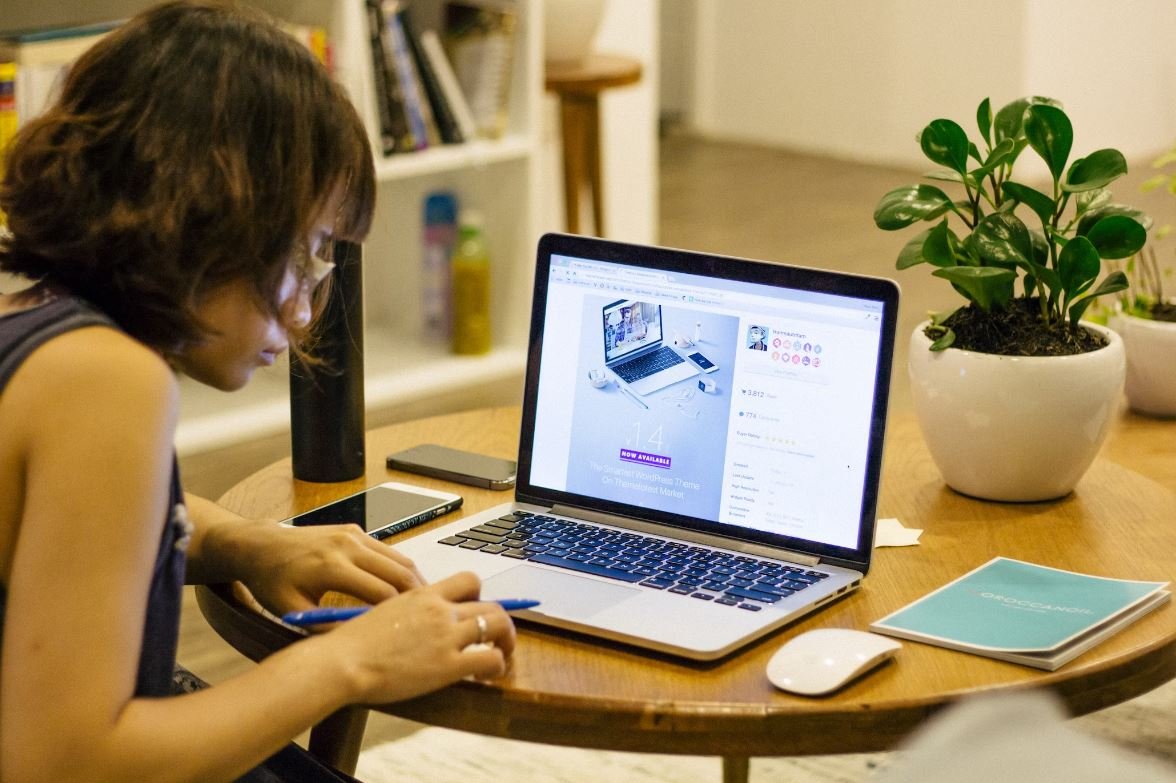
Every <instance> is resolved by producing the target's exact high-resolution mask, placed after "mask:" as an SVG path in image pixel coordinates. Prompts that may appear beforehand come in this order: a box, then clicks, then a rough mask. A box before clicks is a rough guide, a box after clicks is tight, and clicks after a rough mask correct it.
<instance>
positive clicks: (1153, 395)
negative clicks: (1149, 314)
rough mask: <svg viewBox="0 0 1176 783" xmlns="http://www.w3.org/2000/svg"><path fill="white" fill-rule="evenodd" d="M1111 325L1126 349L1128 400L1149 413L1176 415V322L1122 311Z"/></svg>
mask: <svg viewBox="0 0 1176 783" xmlns="http://www.w3.org/2000/svg"><path fill="white" fill-rule="evenodd" d="M1111 328H1112V329H1114V330H1115V331H1116V332H1118V333H1119V336H1120V337H1122V338H1123V345H1124V347H1125V348H1126V350H1127V384H1126V387H1125V390H1126V392H1127V404H1128V405H1130V406H1131V409H1132V410H1134V411H1138V412H1139V413H1145V414H1147V415H1149V416H1164V417H1171V416H1176V323H1171V322H1169V321H1153V320H1151V319H1149V318H1137V317H1136V316H1133V315H1127V314H1125V313H1119V314H1118V315H1115V316H1114V317H1113V318H1112V319H1111Z"/></svg>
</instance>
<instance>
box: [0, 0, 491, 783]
mask: <svg viewBox="0 0 1176 783" xmlns="http://www.w3.org/2000/svg"><path fill="white" fill-rule="evenodd" d="M374 190H375V185H374V173H373V169H372V162H371V153H370V150H369V148H368V143H367V137H366V134H365V132H364V129H363V127H362V124H361V122H360V120H359V119H358V117H357V115H356V113H355V111H354V109H353V107H352V106H351V104H350V103H349V101H348V100H347V98H346V96H345V95H344V94H343V92H342V90H341V89H340V88H339V87H338V86H336V85H335V84H333V83H332V82H331V81H330V79H329V78H328V76H327V74H326V73H325V72H324V70H323V69H322V68H321V67H320V66H319V65H318V64H317V63H316V62H315V61H314V59H313V58H312V57H311V56H310V54H309V53H308V52H307V51H306V50H305V49H304V48H303V47H302V46H301V45H300V44H298V43H296V42H295V41H293V39H291V38H289V37H287V36H286V35H285V34H283V33H282V32H280V31H279V30H277V29H276V28H275V27H273V26H272V25H270V24H269V23H268V22H266V21H265V20H264V19H263V18H261V17H259V16H255V15H254V14H253V13H251V12H248V11H244V10H236V9H232V8H230V7H228V6H223V5H218V4H213V3H198V2H181V3H169V4H167V5H164V6H160V7H159V8H156V9H153V10H151V11H148V12H145V13H144V14H142V15H140V16H139V17H136V18H135V19H133V20H131V21H130V22H129V23H127V24H126V25H124V26H122V27H120V28H119V29H118V30H116V31H114V32H112V33H111V34H110V35H108V36H107V37H106V38H104V39H103V40H102V41H100V42H99V43H98V44H97V45H96V46H95V47H94V48H93V49H91V50H90V51H89V52H87V53H86V54H85V55H83V56H82V58H81V59H80V60H79V61H78V62H77V63H76V64H75V65H74V67H73V68H72V69H71V71H70V73H69V76H68V78H67V79H66V82H65V84H64V86H63V88H62V93H61V96H60V98H59V99H58V100H57V101H56V102H55V104H54V105H52V106H51V107H50V108H49V109H48V110H47V111H46V113H45V114H44V115H42V116H41V117H40V118H38V119H36V120H34V121H32V122H31V123H29V124H28V125H27V126H26V127H25V128H23V129H22V131H21V132H20V134H19V135H18V137H17V138H16V140H15V141H14V143H13V144H12V146H11V147H10V149H9V150H8V154H7V173H6V176H5V179H4V182H3V187H2V188H0V209H3V210H4V211H5V212H6V213H7V215H8V228H9V231H10V233H9V234H8V235H7V236H5V237H4V238H3V239H0V270H3V271H5V272H8V273H12V274H16V275H21V276H23V277H26V278H28V279H30V280H31V281H34V282H35V284H34V285H32V287H31V288H28V289H27V290H25V291H23V292H20V293H17V294H14V295H8V296H3V297H0V498H3V500H2V501H0V621H2V623H0V632H2V634H3V641H2V647H0V779H3V780H5V781H10V782H11V783H16V782H17V781H34V780H38V781H39V780H52V781H61V780H117V781H126V780H150V781H167V780H199V781H216V780H225V781H228V780H233V779H236V778H240V777H241V776H246V779H250V780H273V779H275V778H274V777H273V776H272V775H271V773H270V772H266V771H265V770H264V769H260V768H258V765H260V764H262V763H263V762H265V763H266V764H267V765H268V768H269V769H271V770H273V769H278V768H281V769H282V770H283V772H282V773H280V774H281V775H284V776H285V778H284V779H297V780H316V779H319V778H318V777H315V775H316V774H317V773H316V772H315V771H313V769H312V768H313V766H314V765H313V762H312V760H310V759H309V757H306V756H304V755H303V756H299V754H298V752H297V750H296V749H291V748H290V747H287V748H286V749H285V750H282V751H281V753H280V754H279V755H278V756H275V757H274V758H270V760H269V761H268V762H266V759H267V758H269V757H271V756H272V755H273V754H275V753H276V752H278V751H279V750H280V749H282V748H283V746H284V745H285V744H286V743H288V742H289V740H290V739H291V738H292V737H294V736H296V735H298V734H299V733H300V732H302V731H303V730H305V729H306V728H308V727H309V726H311V725H313V724H314V723H316V722H317V721H319V720H321V719H322V718H324V717H326V716H327V715H329V714H331V713H332V712H334V711H336V710H337V709H339V708H341V707H343V706H345V705H347V704H353V703H379V702H390V701H396V700H399V699H405V698H410V697H413V696H416V695H419V694H422V693H425V692H428V691H430V690H433V689H436V688H439V687H441V686H444V685H446V684H448V683H451V682H453V681H455V680H457V679H459V678H461V677H465V676H469V675H474V676H493V675H497V674H500V673H502V672H503V671H504V668H505V665H506V660H507V657H508V656H509V655H510V653H511V650H512V648H513V645H514V629H513V626H512V624H511V621H510V619H509V617H508V616H507V615H506V614H505V613H503V612H502V611H501V609H500V608H499V607H497V606H496V605H494V604H489V603H480V602H477V600H476V599H477V597H478V591H479V583H478V580H477V579H476V577H474V576H472V575H470V574H459V575H456V576H454V577H451V578H449V579H446V580H444V581H441V582H438V583H436V584H434V585H428V586H426V585H423V583H422V581H423V580H422V579H421V577H420V575H419V574H418V573H417V571H416V570H415V568H414V566H413V564H412V563H411V562H410V561H408V560H407V559H406V558H404V557H402V556H399V555H397V554H396V553H395V552H394V551H393V550H391V549H389V548H387V547H385V546H383V545H382V544H379V543H378V542H376V541H373V540H372V539H370V538H368V537H366V536H364V535H363V534H362V533H361V532H360V531H359V529H358V528H356V527H354V526H343V527H335V528H325V529H314V528H300V529H287V528H280V527H278V526H277V525H274V524H272V523H268V522H254V521H247V520H244V519H241V518H239V517H236V516H235V515H232V514H230V513H229V512H227V511H225V510H223V509H220V508H218V507H217V506H215V505H214V504H212V503H210V502H208V501H204V500H201V499H198V498H194V497H190V496H189V497H187V498H185V497H184V496H183V495H182V492H181V490H180V485H179V478H178V476H177V474H176V468H175V462H174V456H173V450H172V445H171V444H172V439H173V435H174V431H175V426H176V418H177V411H178V385H177V381H176V374H177V373H184V374H186V375H188V376H190V377H191V378H193V379H195V380H197V381H199V382H201V383H205V384H208V385H210V386H213V387H215V388H217V389H222V390H234V389H238V388H240V387H241V386H243V385H244V384H245V383H246V382H247V381H248V380H249V378H250V376H251V375H252V373H253V371H254V370H255V369H256V368H257V367H258V366H261V365H265V364H269V363H272V362H273V361H274V359H275V357H276V356H277V355H278V354H280V353H281V352H282V351H284V350H286V349H287V347H293V348H294V349H295V350H298V346H299V344H300V343H301V342H302V341H304V340H305V339H306V336H307V332H308V329H309V325H310V323H311V320H312V311H313V309H314V307H313V304H312V299H315V298H316V296H315V295H314V292H315V289H316V288H318V282H319V281H320V279H321V278H322V277H323V276H324V275H325V273H326V272H328V271H329V269H330V265H329V263H328V262H327V261H326V260H325V257H329V253H330V246H331V241H332V239H333V238H334V237H340V238H346V239H349V240H353V241H359V240H361V239H362V238H363V236H364V234H365V233H366V232H367V229H368V226H369V223H370V221H371V215H372V209H373V200H374ZM321 294H322V292H321V291H319V292H318V294H317V298H319V299H321ZM185 579H186V580H187V581H188V582H189V583H199V582H221V581H227V580H241V581H243V582H244V583H245V584H246V585H247V586H248V587H249V588H250V589H251V590H252V592H253V594H254V595H255V596H256V597H257V598H258V600H259V601H260V602H261V603H262V604H263V605H264V606H266V607H267V608H268V609H269V610H270V611H272V612H275V613H278V614H280V613H284V612H287V611H294V610H302V609H307V608H311V607H313V606H314V605H316V604H317V602H318V600H319V598H320V597H321V596H322V594H323V593H324V592H326V591H328V590H338V591H341V592H345V593H348V594H350V595H353V596H355V597H357V598H359V599H361V600H363V601H366V602H370V603H373V604H377V606H375V607H374V608H373V610H372V611H370V612H368V613H367V614H365V615H364V616H362V617H360V618H357V619H355V620H351V621H349V622H347V623H343V624H340V625H339V626H338V627H336V628H335V629H333V630H331V631H329V632H327V633H323V634H318V635H316V636H314V637H312V638H310V639H308V640H306V641H304V642H301V643H299V644H296V645H293V646H291V647H290V648H288V649H286V650H284V651H282V652H280V653H278V654H276V655H274V656H272V657H271V658H269V659H267V660H266V661H264V662H263V663H261V664H260V665H258V666H257V667H255V668H254V669H252V670H250V671H249V672H248V673H246V674H244V675H242V676H240V677H237V678H235V679H233V680H231V681H228V682H225V683H223V684H221V685H218V686H217V687H215V688H210V689H206V690H200V691H198V692H195V693H191V694H186V695H182V696H174V697H170V698H159V697H163V696H170V695H171V693H172V690H173V688H172V685H171V680H172V670H173V666H174V662H175V645H176V636H177V634H178V619H179V603H180V590H181V584H182V582H183V581H184V580H185ZM483 638H484V639H486V640H487V641H490V642H491V643H492V645H491V646H490V647H488V648H483V647H478V648H470V645H471V643H472V642H475V641H478V640H480V639H483ZM303 763H305V766H304V767H303V766H300V765H301V764H303ZM291 765H293V767H291ZM321 773H322V775H323V776H324V777H322V779H345V778H343V777H339V776H335V775H333V774H332V773H330V772H329V771H326V770H322V771H321ZM278 779H282V778H278Z"/></svg>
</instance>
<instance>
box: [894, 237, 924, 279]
mask: <svg viewBox="0 0 1176 783" xmlns="http://www.w3.org/2000/svg"><path fill="white" fill-rule="evenodd" d="M930 233H931V229H929V228H928V229H926V230H925V231H920V232H919V233H918V234H916V235H915V236H914V238H913V239H911V240H910V241H909V242H907V243H906V244H905V245H903V248H902V250H901V251H899V253H898V261H897V262H896V263H895V265H894V266H895V268H896V269H906V268H908V267H912V266H915V265H916V264H922V263H925V262H926V261H927V259H926V258H923V243H924V242H926V241H927V236H928V235H929V234H930Z"/></svg>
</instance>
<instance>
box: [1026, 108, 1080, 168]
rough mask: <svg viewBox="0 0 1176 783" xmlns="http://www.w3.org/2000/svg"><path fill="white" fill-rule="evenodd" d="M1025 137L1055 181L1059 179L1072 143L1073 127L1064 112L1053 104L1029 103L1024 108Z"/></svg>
mask: <svg viewBox="0 0 1176 783" xmlns="http://www.w3.org/2000/svg"><path fill="white" fill-rule="evenodd" d="M1025 138H1026V139H1027V140H1028V141H1029V146H1031V147H1032V148H1033V149H1034V151H1035V152H1036V153H1037V154H1038V155H1040V156H1041V159H1042V160H1044V161H1045V165H1046V166H1048V167H1049V172H1050V174H1052V175H1053V178H1054V181H1055V182H1056V181H1058V180H1060V179H1061V177H1062V172H1063V171H1065V170H1066V160H1067V159H1068V158H1069V157H1070V148H1071V147H1072V146H1073V144H1074V126H1073V125H1071V124H1070V118H1069V117H1067V116H1066V113H1065V112H1064V111H1062V110H1061V109H1059V108H1058V107H1056V106H1047V105H1044V104H1038V105H1036V106H1030V107H1029V108H1028V109H1026V111H1025Z"/></svg>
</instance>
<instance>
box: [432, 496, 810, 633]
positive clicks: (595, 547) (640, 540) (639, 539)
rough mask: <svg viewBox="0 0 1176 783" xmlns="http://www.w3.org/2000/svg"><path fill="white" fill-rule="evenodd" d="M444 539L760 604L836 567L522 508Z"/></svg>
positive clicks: (724, 601) (686, 592) (749, 605)
mask: <svg viewBox="0 0 1176 783" xmlns="http://www.w3.org/2000/svg"><path fill="white" fill-rule="evenodd" d="M438 543H441V544H445V545H446V546H457V547H461V548H462V549H474V550H477V551H479V552H483V553H485V554H488V555H499V556H501V557H509V558H512V559H515V560H529V561H531V562H532V563H542V564H544V565H550V566H556V567H558V568H566V569H568V570H570V571H578V572H580V573H584V574H594V575H596V576H603V577H607V578H609V579H616V580H618V581H621V582H629V583H631V584H638V585H642V586H643V587H648V588H651V589H654V590H665V591H666V592H669V593H674V594H676V595H682V596H689V597H691V598H696V599H699V600H702V601H713V602H714V603H716V604H721V605H723V606H736V607H738V608H740V609H746V610H748V611H751V612H758V611H759V610H760V609H762V608H763V607H764V606H765V605H766V604H774V603H776V602H777V601H779V600H781V599H783V598H786V597H788V596H790V595H793V594H794V593H797V592H799V591H801V590H804V589H805V588H806V587H808V586H809V585H812V584H816V583H817V582H819V581H821V580H822V579H825V578H827V577H828V576H829V575H828V574H826V573H822V572H820V571H812V570H809V569H806V568H802V567H800V566H793V565H788V564H786V563H781V562H778V561H775V560H764V559H760V558H755V557H750V556H748V555H740V554H736V553H734V552H728V551H724V550H721V549H710V548H708V547H703V546H697V545H692V544H689V543H686V542H682V541H666V540H665V539H661V538H653V537H650V536H643V535H641V534H640V533H632V532H629V531H626V530H613V529H610V528H605V527H600V526H598V525H593V524H590V523H586V522H579V521H574V520H570V519H560V518H558V517H553V516H548V515H545V514H531V513H529V512H526V511H515V512H512V513H510V514H507V515H505V516H502V517H499V518H498V519H492V520H490V521H489V522H486V523H484V524H481V525H478V526H476V527H472V528H470V529H469V530H465V531H462V532H460V533H457V534H456V535H452V536H449V537H447V538H443V539H441V540H440V541H439V542H438Z"/></svg>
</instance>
